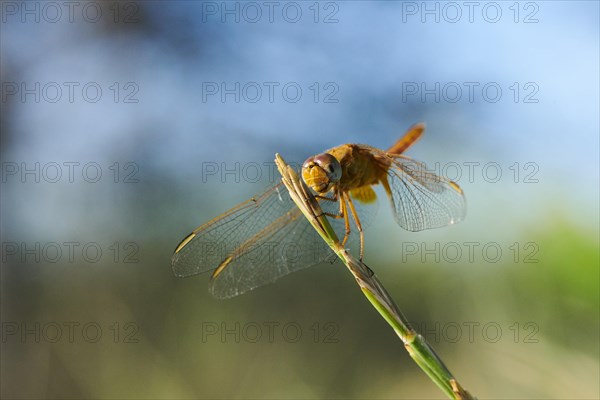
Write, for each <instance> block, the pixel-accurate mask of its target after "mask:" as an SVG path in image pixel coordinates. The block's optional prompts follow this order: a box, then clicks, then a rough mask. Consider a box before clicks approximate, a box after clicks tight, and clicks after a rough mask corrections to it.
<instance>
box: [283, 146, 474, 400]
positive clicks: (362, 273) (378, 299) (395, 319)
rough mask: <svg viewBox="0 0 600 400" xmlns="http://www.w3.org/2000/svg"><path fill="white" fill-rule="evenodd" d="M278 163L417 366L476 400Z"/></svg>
mask: <svg viewBox="0 0 600 400" xmlns="http://www.w3.org/2000/svg"><path fill="white" fill-rule="evenodd" d="M275 163H276V164H277V168H278V169H279V172H280V173H281V176H282V182H283V183H284V185H285V186H286V187H287V189H288V191H289V193H290V196H291V198H292V200H293V201H294V203H296V205H297V206H298V208H299V209H300V210H301V211H302V213H303V214H304V216H305V217H306V219H307V220H308V221H309V222H310V223H311V225H312V226H313V227H314V228H315V230H316V231H317V232H318V233H319V235H321V237H322V238H323V240H325V242H326V243H327V244H328V245H329V247H331V249H332V250H333V251H334V252H335V253H336V254H337V256H338V257H339V258H340V259H341V260H342V261H343V262H344V264H345V265H346V267H348V269H349V270H350V272H351V273H352V275H354V278H355V279H356V282H357V283H358V285H359V286H360V288H361V290H362V292H363V294H364V295H365V297H366V298H367V299H368V300H369V301H370V302H371V304H372V305H373V307H375V309H376V310H377V311H378V312H379V313H380V314H381V316H382V317H383V318H384V319H385V320H386V321H387V323H388V324H390V326H391V327H392V328H393V329H394V331H395V332H396V334H397V335H398V337H400V339H401V340H402V342H403V343H404V346H405V348H406V350H407V351H408V353H409V355H410V356H411V357H412V358H413V360H414V361H415V363H417V365H418V366H419V367H421V369H422V370H423V371H425V373H426V374H427V376H429V378H430V379H431V380H432V381H433V382H434V383H435V384H436V385H438V387H439V388H440V389H441V390H442V391H443V392H444V393H445V394H446V395H447V396H448V397H449V398H451V399H472V398H474V397H473V396H472V395H471V394H470V393H469V392H467V391H466V390H465V389H463V387H462V386H461V385H460V384H459V383H458V381H457V380H456V379H455V378H454V376H453V375H452V373H450V371H449V370H448V368H447V367H446V365H444V363H443V362H442V360H441V359H440V358H439V357H438V355H437V354H436V353H435V351H434V350H433V348H432V347H431V346H430V345H429V344H428V343H427V342H426V341H425V338H424V337H423V336H421V335H420V334H419V333H417V332H416V331H415V330H414V329H413V328H412V327H411V325H410V323H409V322H408V320H407V319H406V317H405V316H404V315H403V314H402V312H401V311H400V309H399V308H398V306H397V305H396V303H395V302H394V300H393V299H392V297H391V296H390V295H389V293H388V292H387V291H386V290H385V288H384V287H383V285H382V284H381V282H380V281H379V279H377V277H376V276H375V274H374V273H373V272H372V271H371V269H370V268H369V267H367V265H365V264H364V263H363V262H362V261H359V260H357V259H356V258H354V257H353V256H352V255H351V254H350V253H348V251H346V249H344V248H343V247H342V246H341V244H340V241H339V239H338V237H337V235H336V233H335V231H334V230H333V228H332V227H331V225H330V224H329V221H328V220H327V218H326V217H325V216H324V214H323V212H322V211H321V208H320V206H319V203H318V202H317V201H316V199H315V198H314V196H313V195H312V193H311V192H310V190H309V189H308V188H307V187H306V185H305V184H304V182H302V180H301V179H300V178H299V177H298V175H297V174H296V172H295V171H294V170H293V169H292V168H290V167H289V166H288V165H287V164H286V163H285V161H284V160H283V158H281V157H280V156H279V154H276V155H275Z"/></svg>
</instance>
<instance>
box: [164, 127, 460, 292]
mask: <svg viewBox="0 0 600 400" xmlns="http://www.w3.org/2000/svg"><path fill="white" fill-rule="evenodd" d="M424 129H425V125H424V124H422V123H421V124H416V125H414V126H412V127H411V128H410V129H409V130H408V131H407V132H406V133H405V135H404V136H403V137H402V138H400V139H399V140H398V141H397V142H396V143H395V144H394V145H393V146H391V147H390V148H389V149H387V150H386V151H384V150H380V149H377V148H374V147H371V146H368V145H362V144H343V145H341V146H338V147H334V148H332V149H329V150H327V151H326V152H324V153H322V154H318V155H316V156H313V157H310V158H308V159H307V160H306V161H305V162H304V164H303V166H302V179H303V180H304V182H305V183H306V185H307V186H308V187H310V188H311V189H312V190H313V191H314V192H315V193H316V199H317V201H318V202H319V205H320V206H321V208H322V209H323V211H324V213H325V215H327V216H329V217H330V218H329V219H330V222H331V225H332V226H333V228H334V230H336V233H337V234H338V237H343V239H342V245H345V244H346V242H347V240H348V238H356V232H357V231H358V236H359V240H360V258H361V259H362V257H363V251H364V236H363V229H362V226H363V224H364V220H365V219H366V218H367V217H368V215H367V214H368V213H364V212H362V210H364V208H361V207H357V206H356V205H355V201H356V202H357V203H358V204H359V205H360V204H361V203H363V204H369V203H373V202H375V200H376V194H375V191H374V190H373V186H374V185H376V184H381V185H382V186H383V188H384V190H385V192H386V194H387V196H388V198H389V200H390V202H391V205H392V210H393V214H394V217H395V219H396V222H397V223H398V225H400V226H401V227H402V228H404V229H406V230H409V231H421V230H424V229H430V228H438V227H442V226H446V225H449V224H454V223H456V222H459V221H460V220H462V219H463V218H464V217H465V213H466V202H465V198H464V194H463V191H462V190H461V188H460V187H459V186H458V185H457V184H456V183H455V182H452V181H450V180H448V179H446V178H443V177H441V176H438V175H436V174H434V173H431V172H428V171H427V170H426V168H425V165H423V164H422V163H419V162H417V161H415V160H413V159H411V158H409V157H406V156H404V155H403V153H404V152H405V151H406V149H408V148H409V147H410V146H411V145H413V144H414V143H415V142H416V141H417V140H418V139H419V138H420V137H421V135H422V134H423V131H424ZM357 210H358V211H357ZM359 214H361V215H359ZM351 219H352V221H353V224H354V226H355V227H356V230H353V229H352V228H351V224H350V220H351ZM361 219H363V221H361ZM332 254H333V252H332V251H331V250H330V249H329V247H328V246H327V245H326V243H325V242H324V241H323V239H322V238H321V237H320V236H319V235H318V233H317V232H316V231H315V230H314V228H313V227H312V226H311V225H310V223H309V222H308V220H306V218H305V217H304V216H303V214H302V212H301V211H300V209H298V208H297V207H296V205H295V203H294V202H293V201H292V200H291V198H290V196H289V194H288V192H287V189H286V188H285V186H283V184H282V183H278V184H276V185H274V186H272V187H271V188H269V189H268V190H266V191H265V192H264V193H262V194H261V195H258V196H255V197H253V198H251V199H250V200H247V201H245V202H243V203H241V204H240V205H238V206H236V207H234V208H232V209H231V210H229V211H227V212H225V213H223V214H221V215H219V216H218V217H216V218H214V219H213V220H211V221H209V222H207V223H205V224H204V225H202V226H200V227H199V228H197V229H196V230H194V231H193V232H192V233H191V234H189V235H188V236H187V237H186V238H184V239H183V240H182V241H181V243H179V245H178V246H177V248H176V249H175V253H174V254H173V258H172V266H173V272H174V274H175V275H176V276H178V277H186V276H191V275H196V274H200V273H203V272H208V271H212V276H211V284H210V292H211V293H212V295H213V296H215V297H217V298H229V297H233V296H237V295H239V294H242V293H244V292H247V291H249V290H252V289H254V288H256V287H259V286H261V285H264V284H266V283H269V282H273V281H275V280H276V279H278V278H280V277H282V276H284V275H287V274H289V273H291V272H294V271H297V270H300V269H304V268H307V267H309V266H312V265H314V264H317V263H319V262H321V261H324V260H326V259H328V258H329V257H331V256H332Z"/></svg>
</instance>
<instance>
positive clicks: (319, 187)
mask: <svg viewBox="0 0 600 400" xmlns="http://www.w3.org/2000/svg"><path fill="white" fill-rule="evenodd" d="M341 177H342V166H341V165H340V162H339V161H338V160H337V159H336V158H335V157H334V156H332V155H331V154H328V153H322V154H317V155H316V156H312V157H309V158H308V159H306V161H304V164H303V165H302V179H303V180H304V182H305V183H306V184H307V185H308V186H309V187H310V188H311V189H312V190H314V191H315V192H317V193H326V192H328V191H329V190H330V189H331V188H332V187H333V186H334V185H335V184H336V183H338V182H339V181H340V178H341Z"/></svg>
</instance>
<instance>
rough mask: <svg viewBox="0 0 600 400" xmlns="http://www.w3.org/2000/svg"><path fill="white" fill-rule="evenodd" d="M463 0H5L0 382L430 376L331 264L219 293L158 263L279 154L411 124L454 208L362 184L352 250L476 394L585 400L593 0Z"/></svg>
mask: <svg viewBox="0 0 600 400" xmlns="http://www.w3.org/2000/svg"><path fill="white" fill-rule="evenodd" d="M467 3H468V2H467ZM467 3H463V2H458V3H446V2H399V1H398V2H396V1H394V2H384V1H369V2H366V1H353V2H335V1H334V2H278V1H275V2H191V1H185V2H168V3H167V2H161V1H151V2H90V3H88V2H76V3H69V4H66V3H63V2H27V3H24V2H11V1H3V2H2V3H1V7H2V24H1V32H0V33H1V38H0V39H1V61H0V66H1V83H2V87H1V96H2V99H1V120H0V129H1V137H0V139H1V158H2V190H1V198H0V201H1V221H2V222H1V224H2V225H1V228H2V232H1V234H2V267H1V320H2V342H1V346H2V351H1V385H0V386H1V387H2V389H1V394H2V397H3V398H315V399H316V398H382V399H383V398H440V397H442V396H443V395H442V392H441V391H439V389H438V388H437V387H436V386H435V385H434V384H433V383H431V381H429V380H428V378H427V377H426V376H425V374H424V373H423V372H422V371H421V370H420V369H419V368H418V367H417V366H416V365H415V364H414V362H413V361H412V359H410V357H409V356H408V354H407V353H406V351H405V349H404V348H403V345H402V343H401V342H400V341H399V340H398V338H397V337H396V336H395V334H394V332H393V331H392V330H391V329H390V327H389V326H388V325H387V324H386V323H385V321H384V320H383V319H382V318H381V317H380V316H379V315H378V314H377V313H376V312H375V310H374V309H372V307H371V305H370V304H369V303H368V302H367V301H366V299H365V298H364V297H363V295H362V294H361V292H360V291H359V290H358V288H357V286H356V284H355V282H354V281H353V279H352V277H351V275H350V274H349V273H348V271H346V270H345V268H344V267H343V265H342V264H340V263H334V264H327V263H325V264H321V265H318V266H315V267H313V268H309V269H305V270H303V271H301V272H298V273H295V274H292V275H289V276H287V277H285V278H283V279H281V280H279V281H278V282H277V283H276V284H273V285H267V286H264V287H261V288H259V289H257V290H255V291H252V292H250V293H247V294H245V295H243V296H238V297H236V298H233V299H231V300H227V301H218V300H216V299H214V298H212V297H211V296H210V294H209V293H208V291H207V286H208V281H209V276H208V275H200V276H196V277H193V278H186V279H177V278H175V277H174V276H173V274H172V271H171V261H170V260H171V255H172V252H173V250H174V248H175V246H176V245H177V244H178V243H179V241H180V240H181V239H182V238H183V237H185V236H186V235H187V234H188V233H189V232H190V231H191V230H193V229H194V228H196V227H197V226H199V225H200V224H202V223H204V222H206V221H208V220H210V219H211V218H212V217H214V216H216V215H218V214H220V213H222V212H224V211H226V210H227V209H229V208H231V207H233V206H235V205H236V204H238V203H240V202H242V201H244V200H246V199H247V198H249V197H251V196H253V195H255V194H257V193H260V192H261V191H263V190H264V189H265V188H267V187H268V186H269V185H271V184H273V183H274V182H275V181H276V180H277V179H278V178H277V173H276V172H275V169H274V166H273V163H272V161H273V158H274V154H275V153H280V154H281V155H282V156H283V157H284V158H285V159H286V160H287V161H288V162H295V163H301V162H302V161H303V160H304V159H305V158H307V157H308V156H310V155H313V154H316V153H319V152H322V151H323V150H325V149H328V148H331V147H333V146H336V145H339V144H342V143H366V144H370V145H372V146H375V147H379V148H387V147H388V146H390V145H391V144H392V143H393V142H394V141H395V140H396V139H397V138H399V137H400V136H401V135H402V133H403V132H404V131H405V130H406V129H407V128H408V127H409V126H410V125H412V124H413V123H415V122H419V121H423V122H425V123H426V124H427V131H426V133H425V136H424V137H423V138H422V139H421V140H420V141H419V142H418V143H417V144H416V145H415V146H414V147H412V148H411V149H410V150H409V152H408V155H410V156H411V157H414V158H416V159H418V160H421V161H424V162H426V163H427V165H428V166H429V167H430V168H431V170H433V171H435V172H437V173H438V174H442V175H445V176H447V177H448V178H450V179H453V180H455V181H457V182H458V183H459V184H460V185H461V187H462V188H463V190H464V192H465V194H466V197H467V201H468V214H467V218H466V220H465V221H463V222H461V223H460V224H458V225H454V226H450V227H447V228H443V229H437V230H431V231H425V232H419V233H412V232H407V231H404V230H402V229H401V228H400V227H398V226H397V225H396V224H395V222H394V221H393V218H391V216H392V214H391V209H390V207H389V204H388V202H387V199H385V197H384V196H380V198H381V201H380V202H379V205H378V211H377V214H376V217H375V219H374V221H373V222H372V223H371V224H370V226H369V228H368V229H367V231H366V256H365V261H366V262H367V263H368V264H369V266H371V268H372V269H373V270H374V271H375V272H376V273H377V274H378V275H379V277H380V279H381V281H382V282H383V284H384V285H385V286H386V287H387V289H388V290H389V292H390V293H391V294H392V296H393V297H394V298H395V300H396V302H397V303H398V305H399V307H400V309H402V310H403V312H404V313H405V314H406V316H407V318H408V319H409V320H410V321H412V322H413V323H414V325H415V327H416V329H418V330H419V331H420V332H421V333H422V334H423V335H424V336H425V338H426V339H427V340H428V341H429V342H430V343H431V344H432V346H433V347H434V348H435V349H436V350H437V352H438V353H439V355H440V356H441V357H442V359H443V360H444V361H445V363H446V364H447V365H448V367H449V368H450V370H451V371H452V372H453V373H454V374H455V376H456V377H457V378H458V379H459V381H460V382H461V383H462V384H463V385H464V387H465V388H467V389H468V390H470V391H471V392H472V393H474V394H475V395H477V396H478V397H480V398H515V399H516V398H590V399H591V398H598V397H599V396H600V389H599V381H598V376H599V342H598V336H599V270H598V263H599V260H598V258H599V244H598V243H599V232H598V229H599V227H598V226H599V224H598V222H599V221H598V220H599V216H598V209H599V207H598V206H599V204H598V196H599V193H598V191H599V186H598V182H599V173H598V162H599V160H598V148H599V143H598V141H599V140H598V138H599V134H598V133H599V115H598V109H599V90H598V88H599V82H598V80H599V78H598V70H599V60H598V58H599V51H598V48H599V47H598V46H599V44H598V38H599V26H598V15H599V6H598V3H597V2H583V1H582V2H567V1H542V2H539V1H536V2H499V3H494V2H476V3H468V4H467ZM378 193H379V194H381V191H380V192H378Z"/></svg>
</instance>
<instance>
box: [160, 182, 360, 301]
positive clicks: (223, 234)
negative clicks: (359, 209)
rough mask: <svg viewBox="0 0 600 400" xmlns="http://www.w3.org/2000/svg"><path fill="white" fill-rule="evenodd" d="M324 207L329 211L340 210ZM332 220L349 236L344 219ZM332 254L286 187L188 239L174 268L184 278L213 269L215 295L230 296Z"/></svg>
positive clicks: (252, 201) (235, 210)
mask: <svg viewBox="0 0 600 400" xmlns="http://www.w3.org/2000/svg"><path fill="white" fill-rule="evenodd" d="M320 204H321V205H322V207H323V209H324V211H335V210H336V209H337V207H338V204H337V203H336V202H330V201H323V200H322V201H321V202H320ZM330 221H331V224H332V226H333V228H334V229H335V230H336V233H338V234H341V235H342V236H340V237H343V232H344V228H343V226H344V225H343V220H339V219H331V220H330ZM352 236H356V235H355V234H353V235H352ZM332 256H333V252H332V251H331V249H330V248H329V247H328V246H327V244H326V243H325V242H324V241H323V239H322V238H321V237H320V236H319V235H318V233H316V231H315V230H314V228H313V227H312V226H311V225H310V223H309V222H308V221H307V220H306V218H304V216H303V215H302V213H301V212H300V210H299V209H298V208H297V207H296V205H295V204H294V202H293V201H292V200H291V199H290V197H289V194H288V192H287V189H286V188H285V186H283V184H282V183H280V184H277V185H275V186H273V187H271V188H270V189H268V190H267V191H265V192H264V193H263V194H261V195H260V196H256V197H253V198H252V199H250V200H248V201H246V202H244V203H242V204H240V205H238V206H237V207H235V208H233V209H231V210H230V211H228V212H226V213H224V214H222V215H220V216H219V217H217V218H215V219H213V220H212V221H209V222H208V223H206V224H204V225H202V226H200V227H199V228H198V229H196V230H195V231H194V232H192V233H191V234H190V235H188V236H187V237H186V238H185V239H184V240H183V241H182V242H181V243H180V244H179V245H178V246H177V248H176V249H175V253H174V254H173V258H172V266H173V272H174V274H175V275H176V276H179V277H185V276H191V275H195V274H199V273H203V272H208V271H213V274H212V279H211V285H210V292H211V293H212V294H213V296H215V297H217V298H229V297H233V296H237V295H239V294H242V293H244V292H246V291H249V290H252V289H254V288H256V287H258V286H261V285H264V284H266V283H270V282H273V281H275V280H276V279H278V278H280V277H282V276H284V275H287V274H289V273H291V272H294V271H298V270H300V269H303V268H307V267H309V266H311V265H314V264H317V263H319V262H320V261H324V260H326V259H328V258H329V259H331V258H330V257H332ZM334 259H335V258H333V260H334Z"/></svg>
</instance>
